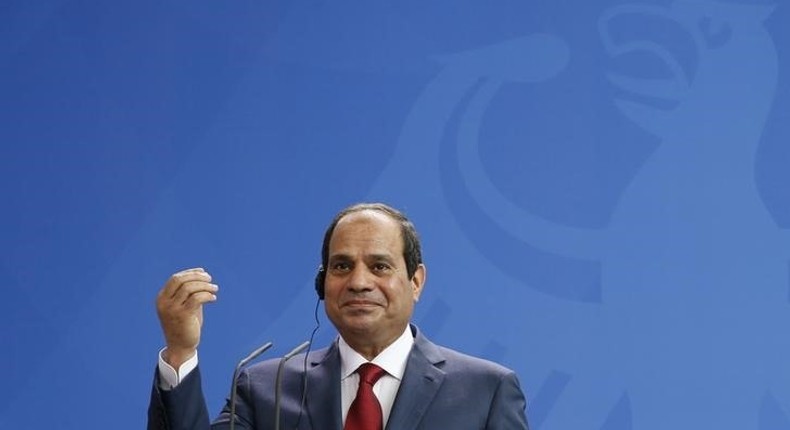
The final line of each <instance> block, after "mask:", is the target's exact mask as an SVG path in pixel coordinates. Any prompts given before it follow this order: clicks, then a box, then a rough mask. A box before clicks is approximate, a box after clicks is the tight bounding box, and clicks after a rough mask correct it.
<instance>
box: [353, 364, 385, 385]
mask: <svg viewBox="0 0 790 430" xmlns="http://www.w3.org/2000/svg"><path fill="white" fill-rule="evenodd" d="M357 373H359V379H360V380H361V381H365V383H366V384H369V385H371V386H372V385H374V384H375V383H376V381H378V380H379V378H381V377H382V376H384V374H385V373H387V372H386V371H385V370H384V369H382V368H381V367H378V366H376V365H375V364H373V363H365V364H363V365H361V366H359V367H358V368H357Z"/></svg>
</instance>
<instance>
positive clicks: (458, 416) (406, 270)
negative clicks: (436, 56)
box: [148, 204, 528, 430]
mask: <svg viewBox="0 0 790 430" xmlns="http://www.w3.org/2000/svg"><path fill="white" fill-rule="evenodd" d="M321 260H322V265H321V268H320V270H319V274H318V277H317V279H316V290H317V293H318V295H319V297H320V298H322V299H324V303H325V310H326V313H327V316H328V317H329V319H330V320H331V321H332V323H333V324H334V326H335V327H336V328H337V330H338V332H339V334H340V336H339V337H338V338H337V340H336V341H335V342H333V343H332V345H331V346H329V347H328V348H325V349H322V350H318V351H315V352H312V353H310V354H309V357H308V363H309V365H308V368H307V370H306V372H305V370H304V368H303V367H302V365H301V364H300V362H302V360H301V359H298V358H297V359H294V360H292V361H290V362H289V363H287V364H286V369H285V372H284V376H283V379H282V380H283V395H282V400H281V402H282V403H281V424H282V428H284V429H295V428H300V429H315V430H340V429H346V430H349V429H352V428H353V429H364V430H381V429H383V428H386V429H390V430H409V429H424V430H443V429H453V430H459V429H461V430H463V429H470V430H471V429H491V430H493V429H500V430H510V429H513V430H515V429H527V428H528V426H527V420H526V416H525V413H524V410H525V407H526V403H525V399H524V395H523V393H522V391H521V389H520V387H519V383H518V379H517V377H516V375H515V374H514V373H513V372H512V371H511V370H509V369H506V368H504V367H502V366H500V365H497V364H495V363H492V362H489V361H485V360H482V359H478V358H474V357H470V356H467V355H463V354H461V353H458V352H455V351H452V350H450V349H447V348H443V347H440V346H438V345H435V344H433V343H432V342H431V341H429V340H428V339H427V338H425V337H424V336H423V335H422V333H421V332H420V331H419V330H418V329H417V328H416V327H415V326H413V325H410V324H409V320H410V319H411V315H412V312H413V309H414V304H415V303H416V302H417V300H418V299H419V297H420V293H421V292H422V288H423V285H424V283H425V277H426V269H425V265H424V264H423V263H422V255H421V250H420V243H419V238H418V236H417V232H416V230H415V229H414V226H413V225H412V223H411V222H410V221H409V220H408V219H407V218H406V217H405V216H404V215H403V214H402V213H400V212H399V211H397V210H395V209H393V208H391V207H389V206H387V205H383V204H359V205H354V206H351V207H349V208H346V209H344V210H343V211H341V212H340V213H339V214H338V215H337V216H336V217H335V219H334V220H333V221H332V223H331V224H330V225H329V227H328V228H327V231H326V234H325V235H324V242H323V247H322V251H321ZM216 293H217V287H216V285H214V284H212V283H211V276H210V275H209V274H208V273H206V272H205V271H204V270H202V269H189V270H186V271H183V272H179V273H177V274H175V275H173V276H172V277H171V278H170V279H169V280H168V282H167V283H166V284H165V286H164V287H163V288H162V290H161V291H160V293H159V297H158V298H157V310H158V313H159V318H160V322H161V324H162V329H163V331H164V334H165V340H166V343H167V347H166V348H165V349H164V350H163V351H162V352H161V353H160V363H159V367H158V370H157V376H156V381H155V383H154V388H153V390H152V395H151V404H150V406H149V413H148V415H149V417H148V428H149V429H170V430H176V429H208V428H209V418H208V412H207V410H206V406H205V400H204V399H203V393H202V389H201V385H200V370H199V368H198V366H197V358H196V354H197V345H198V343H199V340H200V328H201V326H202V305H203V304H205V303H208V302H211V301H214V300H216ZM277 362H278V360H270V361H265V362H262V363H259V364H256V365H253V366H251V367H250V368H249V370H247V371H244V372H243V373H242V374H241V375H240V376H239V383H238V389H237V395H238V403H237V407H236V417H235V419H236V421H235V425H236V427H237V428H245V429H251V430H252V429H254V430H262V429H272V428H274V426H273V422H274V411H275V401H274V389H273V386H274V380H275V373H276V369H277V364H278V363H277ZM369 371H371V372H372V374H375V376H372V377H371V376H370V374H371V373H368V372H369ZM370 378H372V379H370ZM230 418H231V416H230V409H229V406H226V407H225V408H224V409H223V411H222V413H221V414H220V416H219V418H218V419H217V420H216V421H215V422H214V424H213V425H212V427H211V428H227V427H228V425H229V424H228V423H229V421H230Z"/></svg>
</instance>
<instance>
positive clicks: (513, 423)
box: [486, 372, 529, 430]
mask: <svg viewBox="0 0 790 430" xmlns="http://www.w3.org/2000/svg"><path fill="white" fill-rule="evenodd" d="M526 407H527V401H526V398H525V397H524V392H523V391H521V385H520V384H519V382H518V377H516V374H515V373H513V372H509V373H506V374H505V375H503V376H502V379H500V381H499V386H498V387H497V389H496V392H495V393H494V398H493V399H492V401H491V408H490V410H489V413H488V422H487V423H486V429H487V430H529V424H527V416H526V412H525V410H526Z"/></svg>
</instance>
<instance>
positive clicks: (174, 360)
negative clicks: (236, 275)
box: [156, 268, 219, 369]
mask: <svg viewBox="0 0 790 430" xmlns="http://www.w3.org/2000/svg"><path fill="white" fill-rule="evenodd" d="M218 289H219V288H218V287H217V285H215V284H212V283H211V275H209V274H208V272H206V271H205V270H203V269H202V268H194V269H187V270H182V271H181V272H178V273H176V274H174V275H172V276H171V277H170V279H168V280H167V282H166V283H165V285H164V286H163V287H162V289H161V290H160V291H159V295H158V296H157V297H156V312H157V314H158V315H159V323H160V324H161V325H162V332H163V333H164V335H165V342H166V344H167V348H166V349H165V351H164V353H163V354H162V357H163V358H164V360H165V361H166V362H167V363H168V364H170V365H171V366H173V367H174V368H176V369H178V368H179V366H181V364H183V363H184V362H185V361H187V360H188V359H189V358H190V357H192V356H193V355H195V352H196V351H197V346H198V344H199V343H200V329H201V327H202V326H203V304H204V303H208V302H213V301H216V300H217V295H216V294H217V290H218Z"/></svg>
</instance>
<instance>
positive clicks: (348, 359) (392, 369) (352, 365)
mask: <svg viewBox="0 0 790 430" xmlns="http://www.w3.org/2000/svg"><path fill="white" fill-rule="evenodd" d="M412 345H414V335H412V333H411V326H409V325H408V324H407V325H406V329H405V330H404V331H403V334H401V335H400V337H399V338H397V339H395V342H392V344H390V346H388V347H386V348H385V349H384V350H383V351H381V352H380V353H379V355H377V356H376V357H374V358H373V360H370V362H371V363H373V364H375V365H377V366H379V367H381V368H382V369H384V370H385V371H386V372H387V374H389V375H390V376H392V377H394V378H396V379H397V380H399V381H400V380H401V379H402V378H403V373H404V372H405V371H406V361H407V360H408V358H409V352H411V347H412ZM337 346H338V348H339V349H340V379H341V380H342V379H346V378H348V377H349V376H350V375H351V374H353V373H354V372H356V370H357V368H358V367H359V366H361V365H362V364H364V363H367V362H368V360H367V359H365V357H363V356H362V355H361V354H360V353H358V352H356V351H354V349H353V348H351V346H349V345H348V343H346V341H345V340H344V339H343V337H342V336H340V337H339V339H338V341H337Z"/></svg>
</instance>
